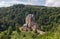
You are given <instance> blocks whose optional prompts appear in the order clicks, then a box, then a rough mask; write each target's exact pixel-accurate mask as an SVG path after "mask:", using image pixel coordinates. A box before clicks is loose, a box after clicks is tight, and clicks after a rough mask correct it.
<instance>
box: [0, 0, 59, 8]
mask: <svg viewBox="0 0 60 39" xmlns="http://www.w3.org/2000/svg"><path fill="white" fill-rule="evenodd" d="M13 4H25V5H39V6H40V5H43V6H49V7H60V0H0V7H8V6H11V5H13Z"/></svg>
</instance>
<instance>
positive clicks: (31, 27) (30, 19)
mask: <svg viewBox="0 0 60 39" xmlns="http://www.w3.org/2000/svg"><path fill="white" fill-rule="evenodd" d="M21 30H23V31H34V32H35V31H37V32H38V33H40V34H41V32H42V33H44V32H43V31H40V30H38V24H37V22H36V21H35V16H34V14H28V15H27V16H26V19H25V24H23V26H22V27H21Z"/></svg>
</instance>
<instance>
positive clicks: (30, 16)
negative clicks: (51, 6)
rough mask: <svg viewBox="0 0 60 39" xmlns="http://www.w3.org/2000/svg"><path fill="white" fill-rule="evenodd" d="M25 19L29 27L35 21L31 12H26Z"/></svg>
mask: <svg viewBox="0 0 60 39" xmlns="http://www.w3.org/2000/svg"><path fill="white" fill-rule="evenodd" d="M25 20H26V24H28V27H31V25H32V23H33V22H35V17H34V15H33V14H28V15H27V17H26V19H25Z"/></svg>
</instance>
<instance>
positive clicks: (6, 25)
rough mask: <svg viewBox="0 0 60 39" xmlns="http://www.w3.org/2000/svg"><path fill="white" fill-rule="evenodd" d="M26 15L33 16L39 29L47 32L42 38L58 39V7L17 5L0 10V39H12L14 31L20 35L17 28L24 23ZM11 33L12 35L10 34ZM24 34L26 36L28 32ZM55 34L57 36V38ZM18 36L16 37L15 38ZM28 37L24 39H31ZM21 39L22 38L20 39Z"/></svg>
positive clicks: (59, 18) (59, 17) (59, 20)
mask: <svg viewBox="0 0 60 39" xmlns="http://www.w3.org/2000/svg"><path fill="white" fill-rule="evenodd" d="M28 14H34V15H35V20H36V22H37V23H38V26H39V29H40V30H42V31H45V32H48V33H47V34H46V35H44V36H43V38H45V37H48V39H50V37H51V39H57V38H58V37H59V35H58V33H59V32H60V29H59V27H60V25H59V24H60V7H46V6H31V5H23V4H18V5H13V6H10V7H2V8H0V33H1V36H0V38H1V37H2V38H3V39H4V36H5V35H6V37H7V38H6V39H8V36H9V35H12V36H11V38H13V37H14V36H16V35H15V33H16V31H17V32H19V33H20V30H19V28H18V27H21V26H22V25H23V24H24V23H25V18H26V16H27V15H28ZM13 32H14V34H12V33H13ZM24 33H25V32H24ZM26 33H27V34H28V33H30V32H26ZM16 34H18V33H16ZM27 34H26V35H27ZM32 34H33V33H32ZM53 34H54V35H53ZM55 34H56V35H58V37H57V36H56V35H55ZM59 34H60V33H59ZM19 36H20V35H19ZM19 36H18V35H17V37H19ZM30 36H31V35H30ZM30 36H29V37H27V38H26V39H28V38H30V39H32V38H31V37H30ZM34 36H35V35H34ZM36 36H38V37H36V39H40V37H41V38H42V36H40V35H36ZM52 36H54V37H55V36H56V37H57V38H52ZM24 37H25V36H24ZM43 38H42V39H43ZM14 39H15V38H14ZM17 39H19V38H17ZM21 39H23V38H22V37H21ZM46 39H47V38H46ZM58 39H60V38H58Z"/></svg>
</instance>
